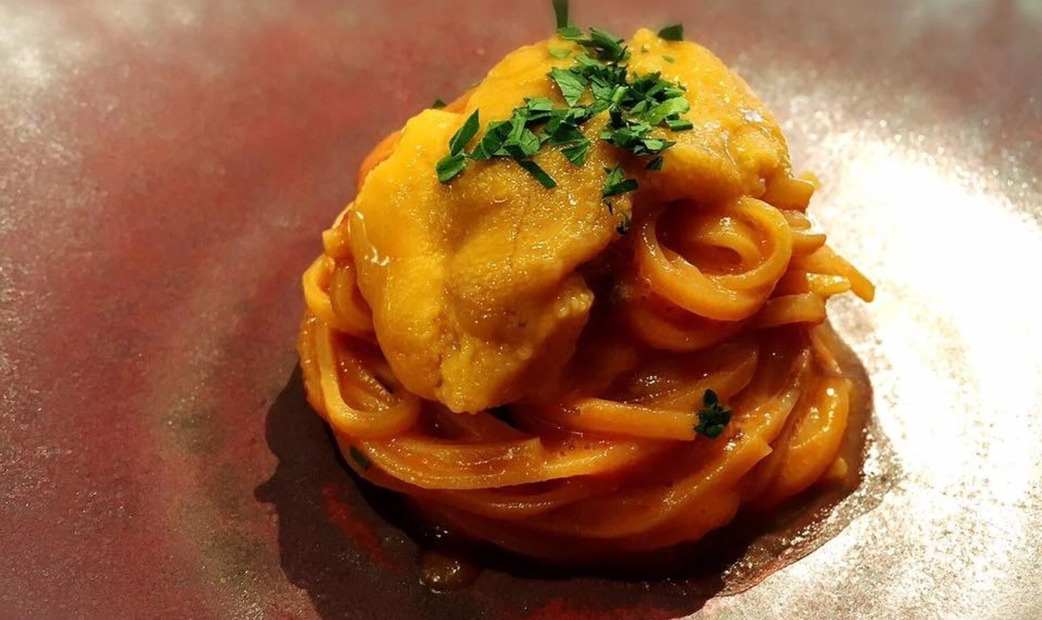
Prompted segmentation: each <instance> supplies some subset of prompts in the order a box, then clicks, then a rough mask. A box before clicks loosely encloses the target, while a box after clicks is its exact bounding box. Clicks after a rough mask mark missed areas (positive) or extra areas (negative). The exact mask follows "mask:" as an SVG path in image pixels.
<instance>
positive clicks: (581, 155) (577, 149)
mask: <svg viewBox="0 0 1042 620" xmlns="http://www.w3.org/2000/svg"><path fill="white" fill-rule="evenodd" d="M589 152H590V141H589V140H586V139H585V138H584V139H583V141H582V142H580V143H579V144H576V145H575V146H569V147H568V148H565V149H561V154H562V155H564V156H565V158H567V159H568V161H570V162H572V163H573V164H575V165H576V166H581V165H583V164H585V163H586V154H587V153H589Z"/></svg>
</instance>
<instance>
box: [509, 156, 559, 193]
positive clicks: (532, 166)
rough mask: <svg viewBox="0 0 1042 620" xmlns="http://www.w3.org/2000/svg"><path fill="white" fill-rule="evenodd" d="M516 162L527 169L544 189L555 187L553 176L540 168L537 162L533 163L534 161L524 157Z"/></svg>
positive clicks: (555, 182)
mask: <svg viewBox="0 0 1042 620" xmlns="http://www.w3.org/2000/svg"><path fill="white" fill-rule="evenodd" d="M517 164H518V165H519V166H521V167H522V168H524V169H525V170H527V171H528V172H529V174H531V175H532V176H534V177H535V180H536V181H539V183H540V184H541V185H542V186H543V187H545V188H546V189H553V188H555V187H557V181H554V180H553V177H551V176H550V175H549V174H547V173H546V171H545V170H543V169H542V168H540V167H539V164H537V163H535V162H534V161H532V160H530V159H526V160H523V161H519V162H517Z"/></svg>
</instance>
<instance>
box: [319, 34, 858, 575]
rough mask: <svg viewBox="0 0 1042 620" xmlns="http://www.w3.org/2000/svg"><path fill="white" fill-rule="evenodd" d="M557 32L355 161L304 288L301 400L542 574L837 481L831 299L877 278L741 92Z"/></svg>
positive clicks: (838, 393)
mask: <svg viewBox="0 0 1042 620" xmlns="http://www.w3.org/2000/svg"><path fill="white" fill-rule="evenodd" d="M679 38H680V37H679V36H677V32H676V29H672V30H671V29H667V30H664V31H662V32H661V33H659V34H658V35H657V34H655V33H653V32H651V31H648V30H640V31H638V32H637V33H636V34H635V35H634V36H633V38H632V39H631V40H630V41H628V42H626V41H622V40H621V39H618V38H616V37H614V36H612V35H610V34H609V33H606V32H604V31H601V30H597V29H590V31H589V33H586V32H583V31H580V30H579V29H577V28H574V27H571V26H568V25H567V24H564V25H563V26H562V27H561V28H560V30H559V31H558V34H557V35H556V36H554V37H553V38H551V39H550V40H548V41H546V42H543V43H539V44H536V45H531V46H527V47H523V48H521V49H519V50H517V51H515V52H513V53H511V54H509V55H508V56H506V57H505V58H504V59H503V60H502V61H500V62H499V64H497V65H496V66H495V67H494V68H493V69H492V70H491V71H490V72H489V73H488V75H487V76H486V77H485V79H484V80H482V81H481V82H480V83H479V84H477V85H476V86H475V87H474V88H473V89H472V90H470V91H469V92H467V93H465V94H464V95H463V96H462V97H460V98H459V99H458V100H456V101H455V102H453V103H451V104H450V105H448V106H445V107H438V108H432V109H428V110H425V111H423V112H421V113H420V114H418V115H417V116H415V117H413V118H412V119H410V120H409V121H408V122H407V123H406V124H405V127H404V128H403V129H402V130H401V131H399V132H396V133H394V134H392V135H391V136H389V137H388V138H386V139H385V140H384V141H383V142H381V143H380V144H379V145H377V147H376V148H375V149H374V150H373V151H372V153H371V154H370V155H369V156H368V157H367V158H366V160H365V161H364V163H363V164H362V167H361V170H360V172H359V186H358V191H357V195H356V198H355V200H354V202H353V203H351V204H349V205H348V206H347V208H346V209H345V210H344V211H343V212H342V213H341V214H340V215H339V217H337V218H336V221H335V222H334V224H333V226H332V227H331V228H330V229H329V230H327V231H325V232H324V233H323V237H322V240H323V245H324V252H323V254H322V255H321V256H319V257H318V259H317V260H316V261H315V262H314V263H313V264H312V265H311V267H310V268H309V269H308V270H307V271H306V273H305V274H304V278H303V280H304V293H305V299H306V304H307V312H306V316H305V318H304V320H303V325H302V328H301V332H300V339H299V351H300V357H301V365H302V368H303V376H304V381H305V384H306V389H307V394H308V398H309V401H310V403H311V405H312V406H313V407H314V408H315V409H316V410H317V411H318V412H319V414H320V415H322V417H323V418H324V419H325V420H326V421H327V422H328V423H329V425H330V426H331V427H332V429H333V431H334V433H335V436H336V438H337V441H338V442H339V444H340V447H341V450H342V451H343V453H344V455H345V457H346V460H347V462H348V463H349V464H350V465H351V467H352V468H353V469H354V470H355V471H356V473H357V474H358V475H359V476H361V477H362V478H364V479H366V480H368V481H370V482H371V483H373V484H375V485H378V486H381V487H385V488H387V489H391V490H393V491H396V492H398V493H401V494H404V495H406V496H408V497H409V498H410V499H411V500H413V501H414V502H415V504H416V505H417V506H418V507H419V509H420V510H421V511H422V513H423V514H424V515H425V516H426V517H427V518H429V519H430V520H431V521H432V522H434V523H437V524H440V525H442V526H444V527H447V528H449V529H450V530H452V531H454V532H457V533H459V534H461V535H464V536H467V537H471V538H474V539H478V540H481V541H488V542H491V543H493V544H495V545H497V546H499V547H502V548H505V549H507V550H510V551H512V552H516V553H519V554H522V555H525V556H530V557H536V558H541V559H544V560H548V561H552V562H572V561H582V560H589V559H597V558H605V557H612V556H616V555H619V554H625V553H628V552H644V551H648V550H654V549H660V548H665V547H670V546H673V545H676V544H678V543H681V542H684V541H692V540H696V539H698V538H700V537H702V536H703V535H705V534H706V533H707V532H709V531H711V530H713V529H714V528H718V527H720V526H722V525H725V524H727V523H728V522H730V521H731V520H732V519H733V518H734V517H735V515H736V513H737V512H738V511H739V510H741V509H742V508H743V507H756V508H758V509H769V508H770V507H771V506H775V505H777V504H778V503H779V502H780V501H782V500H784V499H786V498H789V497H792V496H794V495H796V494H798V493H800V492H802V491H804V490H805V489H807V488H809V487H811V486H812V485H814V484H815V483H816V482H818V481H819V480H822V479H823V478H828V477H829V476H838V475H842V474H843V472H844V471H845V468H846V467H847V465H846V463H844V461H843V459H842V458H840V457H839V449H840V443H841V441H842V438H843V437H844V434H845V431H846V426H847V417H848V411H849V408H850V390H851V383H850V381H849V378H848V377H847V376H845V375H844V370H843V368H842V367H841V365H840V364H838V363H837V361H836V351H837V347H838V346H839V345H838V340H837V339H836V338H835V337H834V334H832V332H831V331H830V330H829V327H828V325H827V323H826V318H827V313H826V305H825V302H826V300H827V299H828V298H829V297H831V296H833V295H837V294H840V293H845V292H848V291H852V292H853V293H854V294H856V295H857V296H859V297H861V298H862V299H865V300H871V298H872V296H873V288H872V285H871V283H870V282H869V281H868V280H866V278H865V277H864V276H863V275H861V274H860V273H859V272H858V271H857V270H856V269H855V268H854V267H852V266H851V265H850V264H849V263H848V262H846V261H845V260H843V259H842V258H841V257H839V256H838V255H837V254H836V253H835V252H833V251H832V250H831V249H830V248H829V246H828V245H826V239H825V235H824V234H823V233H822V232H821V230H819V229H818V228H817V227H816V226H815V225H814V223H813V221H812V220H811V219H810V217H809V216H808V215H807V213H806V211H807V206H808V202H809V200H810V198H811V195H812V193H813V192H814V190H815V181H814V180H813V178H811V177H799V176H795V175H794V174H793V172H792V170H791V166H790V162H789V156H788V151H787V146H786V143H785V139H784V137H783V136H782V133H781V131H780V129H779V127H778V125H777V123H776V122H775V120H774V118H773V117H772V115H771V113H770V112H769V111H768V110H767V109H765V107H764V105H763V103H762V102H761V101H759V100H758V99H757V98H756V96H755V95H754V94H753V93H752V92H751V91H750V90H749V88H748V86H747V85H746V84H745V83H744V82H743V81H742V80H741V78H739V77H738V76H736V75H735V74H733V73H732V72H731V71H729V70H728V68H727V67H726V66H724V64H723V63H722V62H721V61H720V60H719V59H717V58H716V57H715V56H714V55H713V54H711V53H710V52H708V51H707V50H705V49H704V48H702V47H700V46H698V45H696V44H694V43H690V42H684V41H682V40H678V39H679Z"/></svg>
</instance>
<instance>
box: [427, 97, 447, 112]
mask: <svg viewBox="0 0 1042 620" xmlns="http://www.w3.org/2000/svg"><path fill="white" fill-rule="evenodd" d="M446 105H448V104H446V103H445V102H444V101H442V100H441V99H435V100H434V103H432V104H431V107H432V108H434V109H435V110H440V109H441V108H444V107H445V106H446Z"/></svg>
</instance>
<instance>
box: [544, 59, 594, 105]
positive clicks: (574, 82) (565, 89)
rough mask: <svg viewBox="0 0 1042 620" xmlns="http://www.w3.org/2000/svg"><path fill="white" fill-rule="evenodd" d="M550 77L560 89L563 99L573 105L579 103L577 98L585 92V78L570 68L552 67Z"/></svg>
mask: <svg viewBox="0 0 1042 620" xmlns="http://www.w3.org/2000/svg"><path fill="white" fill-rule="evenodd" d="M550 78H551V79H552V80H553V81H554V82H555V83H556V84H557V88H558V89H559V90H560V91H561V96H562V97H564V100H565V101H567V102H568V105H570V106H573V107H574V106H575V104H577V103H579V98H580V97H582V96H583V93H584V92H586V86H587V81H586V78H584V77H583V76H582V74H579V73H576V72H574V71H572V70H570V69H568V70H566V69H558V68H557V67H554V68H553V69H551V70H550Z"/></svg>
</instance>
